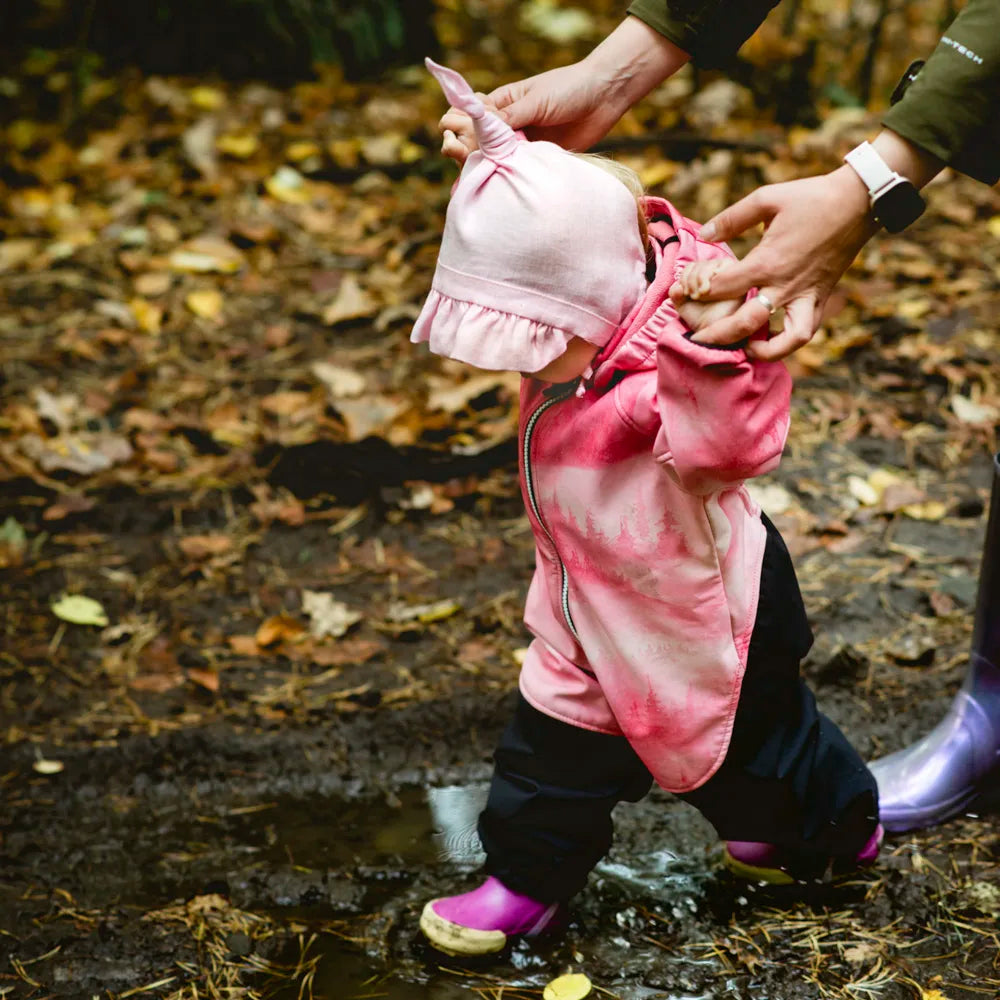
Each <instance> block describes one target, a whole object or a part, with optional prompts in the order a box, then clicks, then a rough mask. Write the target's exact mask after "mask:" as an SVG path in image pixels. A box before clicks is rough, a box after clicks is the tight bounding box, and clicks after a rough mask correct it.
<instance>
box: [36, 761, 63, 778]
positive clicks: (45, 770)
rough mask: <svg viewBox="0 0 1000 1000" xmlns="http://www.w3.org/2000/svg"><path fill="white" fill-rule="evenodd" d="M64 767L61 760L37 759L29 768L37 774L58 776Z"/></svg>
mask: <svg viewBox="0 0 1000 1000" xmlns="http://www.w3.org/2000/svg"><path fill="white" fill-rule="evenodd" d="M64 766H65V765H64V764H63V762H62V761H61V760H46V759H45V758H44V757H39V758H38V760H36V761H35V763H34V764H32V765H31V768H32V770H33V771H37V772H38V773H39V774H58V773H59V772H60V771H61V770H62V769H63V767H64Z"/></svg>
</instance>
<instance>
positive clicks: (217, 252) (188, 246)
mask: <svg viewBox="0 0 1000 1000" xmlns="http://www.w3.org/2000/svg"><path fill="white" fill-rule="evenodd" d="M168 262H169V264H170V267H171V268H173V270H175V271H185V272H188V273H191V274H210V273H216V274H235V273H236V272H237V271H239V270H240V268H241V267H243V264H244V259H243V254H242V253H240V251H239V250H237V249H236V247H234V246H233V245H232V243H230V242H229V240H227V239H224V238H223V237H221V236H196V237H195V238H194V239H193V240H188V241H187V243H185V244H184V245H183V246H181V247H179V248H178V249H177V250H175V251H174V252H173V253H172V254H171V255H170V257H169V258H168Z"/></svg>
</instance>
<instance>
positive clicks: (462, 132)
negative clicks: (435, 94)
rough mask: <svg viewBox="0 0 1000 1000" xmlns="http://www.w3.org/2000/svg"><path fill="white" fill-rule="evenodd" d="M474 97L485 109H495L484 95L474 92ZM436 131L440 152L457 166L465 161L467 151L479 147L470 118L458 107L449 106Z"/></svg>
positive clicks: (469, 151)
mask: <svg viewBox="0 0 1000 1000" xmlns="http://www.w3.org/2000/svg"><path fill="white" fill-rule="evenodd" d="M476 97H478V98H479V100H481V101H482V102H483V104H484V105H485V107H486V110H487V111H496V110H497V108H496V105H495V104H494V103H493V102H492V101H491V100H490V99H489V98H488V97H487V96H486V95H485V94H480V93H479V92H478V91H477V92H476ZM438 131H439V132H440V133H441V136H442V142H441V153H442V154H443V155H444V156H449V157H451V159H453V160H454V161H455V162H456V163H457V164H458V165H459V166H462V164H463V163H465V158H466V157H467V156H468V155H469V153H473V152H475V151H476V150H477V149H479V143H478V142H477V141H476V130H475V129H474V128H473V126H472V119H471V118H470V117H469V116H468V115H467V114H466V113H465V112H464V111H459V109H458V108H449V109H448V110H447V111H446V112H445V113H444V114H443V115H442V116H441V120H440V121H439V122H438Z"/></svg>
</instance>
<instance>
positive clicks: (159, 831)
mask: <svg viewBox="0 0 1000 1000" xmlns="http://www.w3.org/2000/svg"><path fill="white" fill-rule="evenodd" d="M506 712H507V706H506V704H505V703H504V700H503V699H499V700H498V699H495V698H492V697H490V698H482V697H473V698H467V699H454V700H452V701H443V700H442V701H438V702H431V703H425V704H421V705H414V706H408V707H406V708H403V709H400V710H398V711H395V712H388V711H384V710H382V711H379V712H372V713H365V712H359V713H357V714H355V715H354V716H352V717H348V718H346V719H342V720H341V721H339V722H338V724H337V725H336V726H334V727H330V728H323V727H313V728H310V729H296V728H287V729H286V728H281V727H277V728H275V729H274V730H273V731H271V732H261V731H250V730H244V731H238V730H235V729H233V728H231V727H226V726H218V727H206V728H204V729H200V730H178V731H176V732H173V733H161V734H160V735H158V736H156V737H155V738H150V737H129V738H127V739H123V740H120V741H118V742H116V743H115V744H114V745H108V746H104V747H99V746H89V747H87V746H78V747H76V748H69V747H63V748H62V749H58V748H56V747H50V748H46V749H45V750H44V754H45V756H46V758H49V759H51V758H54V757H56V756H58V757H59V759H60V761H61V763H62V764H63V765H64V767H63V770H62V771H61V772H59V773H56V774H46V775H42V774H38V773H37V772H36V771H35V770H34V768H33V762H34V761H35V759H36V753H35V750H34V748H29V747H26V746H25V747H21V748H17V749H15V750H14V751H13V753H12V754H10V755H8V759H7V760H6V761H5V765H4V768H3V774H4V782H5V784H4V792H5V796H6V797H5V806H6V809H5V810H4V813H3V815H2V817H0V837H2V839H0V959H3V960H4V962H6V966H5V965H4V964H3V962H0V973H2V972H3V970H4V969H5V968H6V970H7V972H6V978H3V979H0V996H2V997H3V998H4V1000H14V998H20V997H22V996H23V997H25V998H28V997H31V998H40V997H43V996H46V997H53V998H64V997H66V998H73V1000H76V998H83V1000H91V998H92V997H93V996H95V995H96V996H101V997H107V998H108V1000H121V998H124V997H126V996H127V997H130V998H131V997H143V998H162V1000H190V998H191V997H194V996H195V995H197V996H211V995H218V996H227V995H230V996H244V997H246V998H247V1000H250V998H254V1000H256V998H275V1000H308V998H310V997H313V998H316V1000H374V998H385V1000H480V998H488V1000H500V998H502V1000H537V998H538V997H539V996H540V995H541V990H542V988H543V987H544V985H545V984H546V983H548V982H549V981H551V980H552V979H553V978H555V977H556V976H558V975H560V974H562V973H565V972H570V971H573V972H584V973H586V975H587V976H589V977H590V979H591V981H592V982H593V983H594V985H595V987H596V989H595V992H594V994H593V996H594V997H595V1000H597V998H601V1000H603V998H604V997H609V998H616V1000H730V998H733V1000H760V998H768V1000H807V998H808V1000H816V998H821V1000H826V998H827V997H854V996H857V997H879V998H884V1000H904V998H905V1000H909V998H910V997H912V996H913V995H914V993H913V988H912V987H911V986H909V985H906V984H907V983H908V982H918V983H925V984H928V988H936V987H935V982H937V983H940V984H941V985H942V988H941V990H940V992H941V993H943V995H944V996H947V997H948V998H949V1000H956V998H958V1000H961V998H963V997H966V996H970V997H971V996H978V995H981V991H982V989H984V988H991V984H992V982H993V981H994V978H995V975H994V972H993V965H994V962H995V959H996V954H997V952H996V947H995V946H994V939H995V916H992V915H991V913H992V909H993V908H994V906H995V905H1000V904H996V897H995V895H990V893H993V892H994V888H993V887H994V886H995V884H996V879H997V868H996V865H995V863H994V862H993V860H992V859H993V858H994V857H995V856H997V853H998V847H1000V841H998V835H997V833H996V832H995V826H994V825H993V824H992V823H991V822H983V821H973V820H967V821H961V822H960V823H958V824H953V825H952V826H951V827H950V828H949V829H948V830H947V831H942V832H941V833H940V835H935V836H937V837H938V839H934V837H932V836H926V837H924V838H923V839H922V840H920V841H916V840H913V839H910V838H905V839H898V840H896V841H893V842H890V843H888V844H887V845H886V849H885V851H884V852H883V856H882V858H881V859H880V861H879V864H878V865H877V866H876V869H875V870H874V871H873V872H872V873H871V875H870V876H866V877H865V878H861V879H858V880H857V881H856V882H852V883H849V884H847V885H843V886H837V887H833V886H815V887H810V888H808V889H803V888H801V887H795V888H790V889H788V890H767V889H765V888H763V887H760V886H754V885H748V884H746V883H743V882H739V881H737V880H735V879H733V878H732V877H731V876H729V875H728V874H727V873H726V872H725V871H724V870H723V869H722V868H721V866H720V863H719V861H720V859H719V855H720V846H719V844H718V842H717V840H716V839H715V836H714V832H713V830H712V829H711V827H710V826H709V825H708V824H707V823H706V822H705V821H704V820H703V819H702V817H701V816H700V815H699V814H698V813H697V812H696V811H695V810H693V809H692V808H690V807H689V806H687V805H685V804H684V803H681V802H679V801H677V800H676V799H674V798H673V797H671V796H670V795H668V794H667V793H664V792H662V791H659V790H656V789H654V790H653V791H652V792H651V793H650V794H649V795H648V796H647V797H646V798H645V799H644V800H643V801H641V802H638V803H634V804H633V803H623V804H622V805H621V806H619V808H618V809H617V810H616V813H615V820H616V823H615V828H616V837H615V844H614V846H613V848H612V850H611V852H610V853H609V855H608V857H607V858H606V859H605V860H604V861H603V862H602V863H601V864H600V865H599V867H598V868H597V869H596V870H595V872H594V873H593V874H592V876H591V878H590V880H589V882H588V885H587V887H586V888H585V890H584V891H583V892H582V893H581V894H580V895H579V896H578V897H577V898H576V899H574V901H573V904H572V907H571V910H570V914H569V919H568V923H567V925H566V927H565V928H564V929H563V930H562V931H561V932H560V933H558V934H556V935H553V936H552V937H550V938H546V939H540V940H538V941H532V942H527V943H525V942H522V943H519V944H518V945H516V947H514V948H513V949H512V950H511V951H509V952H508V953H506V954H504V955H501V956H498V957H497V958H495V959H492V960H489V961H479V962H462V961H459V960H454V959H450V958H447V957H446V956H443V955H441V954H439V953H437V952H435V951H433V950H432V949H430V948H429V947H428V946H427V945H426V944H425V943H424V941H423V939H422V937H421V935H420V933H419V931H418V929H417V923H418V920H419V916H420V911H421V909H422V907H423V905H424V903H425V902H426V901H427V900H428V899H430V898H433V897H434V896H437V895H445V894H450V893H455V892H461V891H465V890H466V889H469V888H472V887H473V886H475V885H476V884H477V881H478V878H479V876H478V875H477V868H478V865H479V862H480V856H479V850H478V841H477V838H476V836H475V832H474V831H475V821H476V816H477V814H478V812H479V809H480V808H481V805H482V803H483V802H484V800H485V795H486V790H487V781H488V778H489V772H490V748H491V747H492V745H493V743H494V741H495V738H496V735H497V732H498V730H499V728H500V726H501V725H502V723H503V719H504V718H505V716H506ZM458 733H460V734H461V736H462V738H461V739H460V740H459V739H458V738H457V737H456V735H455V734H458ZM414 734H418V736H417V738H415V737H414ZM963 823H964V825H963ZM981 883H982V884H981ZM983 885H986V889H984V888H983ZM987 889H988V890H989V892H987ZM977 908H978V909H977ZM970 928H972V929H973V930H975V929H979V930H980V931H981V932H980V933H978V934H976V933H973V930H970ZM959 939H961V940H959ZM955 956H960V958H961V970H960V971H959V968H958V966H957V965H956V962H957V959H956V958H955ZM22 973H23V974H24V975H25V976H28V977H29V978H30V980H31V982H33V983H36V984H41V985H40V986H31V985H30V984H29V983H28V982H27V980H25V979H24V978H23V977H22ZM934 976H937V977H939V979H938V980H935V981H934V982H932V981H931V980H932V977H934ZM956 982H963V983H968V984H971V985H972V986H973V990H974V991H973V992H972V993H969V992H966V991H964V990H963V989H961V988H955V985H956ZM820 984H822V988H821V987H820ZM851 984H860V987H861V988H860V990H853V991H852V990H847V991H846V992H845V990H846V987H847V986H848V985H851ZM944 984H948V985H949V989H947V990H946V989H944V988H943V985H944ZM195 987H196V988H197V993H193V992H192V989H193V988H195ZM213 988H214V989H215V993H213V992H212V989H213ZM248 989H249V990H252V991H253V992H246V990H248ZM227 990H228V992H227ZM239 990H243V991H244V992H242V993H240V992H238V991H239ZM975 990H979V991H980V992H979V993H976V992H975ZM600 991H604V992H600Z"/></svg>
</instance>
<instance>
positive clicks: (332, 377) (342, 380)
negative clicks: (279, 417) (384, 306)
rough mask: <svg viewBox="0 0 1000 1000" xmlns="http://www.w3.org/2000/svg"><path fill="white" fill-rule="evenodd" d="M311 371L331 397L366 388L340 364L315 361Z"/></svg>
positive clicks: (351, 394) (361, 378)
mask: <svg viewBox="0 0 1000 1000" xmlns="http://www.w3.org/2000/svg"><path fill="white" fill-rule="evenodd" d="M312 373H313V374H314V375H315V376H316V378H318V379H319V380H320V382H322V383H323V385H325V386H326V387H327V389H328V390H329V392H330V396H331V397H332V398H333V399H345V398H348V397H357V396H360V395H362V394H363V393H364V391H365V389H367V388H368V381H367V380H366V379H365V377H364V375H362V374H361V373H360V372H356V371H355V370H354V369H353V368H344V367H343V366H342V365H331V364H329V363H328V362H326V361H317V362H315V363H314V364H313V366H312ZM519 377H520V376H519Z"/></svg>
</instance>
